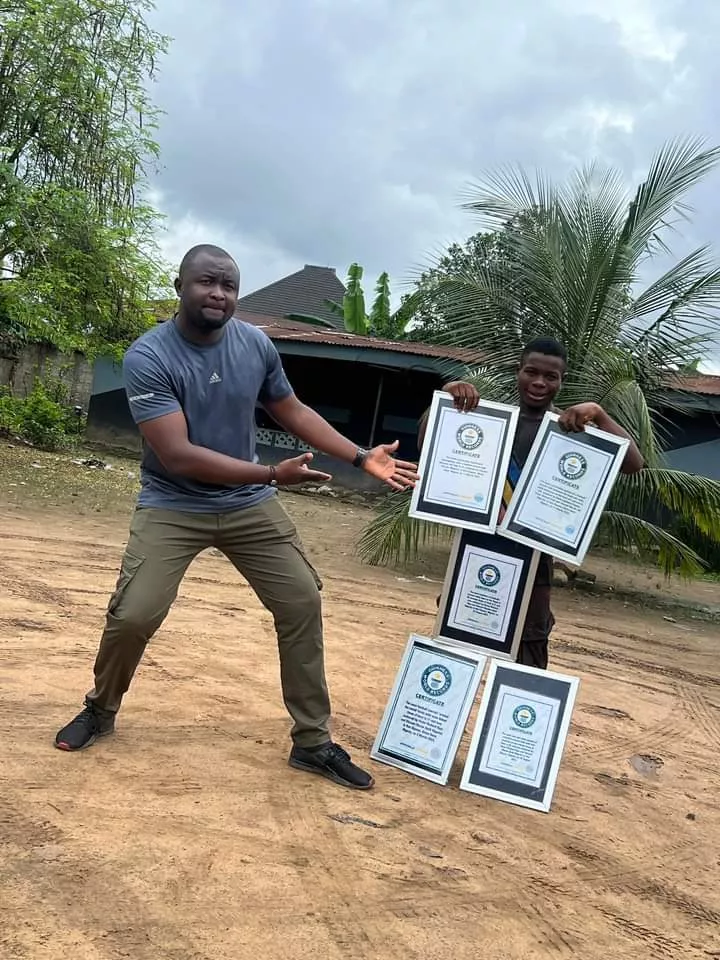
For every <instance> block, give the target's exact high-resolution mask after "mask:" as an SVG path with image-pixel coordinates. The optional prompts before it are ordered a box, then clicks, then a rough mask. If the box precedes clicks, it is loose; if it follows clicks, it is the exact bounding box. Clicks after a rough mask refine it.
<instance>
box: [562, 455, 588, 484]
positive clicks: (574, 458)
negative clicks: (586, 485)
mask: <svg viewBox="0 0 720 960" xmlns="http://www.w3.org/2000/svg"><path fill="white" fill-rule="evenodd" d="M558 470H559V471H560V473H561V474H562V476H563V477H565V479H566V480H579V479H580V477H584V476H585V474H586V473H587V460H586V459H585V457H584V456H583V455H582V454H581V453H578V452H577V451H575V450H573V451H570V453H564V454H563V455H562V456H561V457H560V460H559V461H558Z"/></svg>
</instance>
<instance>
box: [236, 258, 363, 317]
mask: <svg viewBox="0 0 720 960" xmlns="http://www.w3.org/2000/svg"><path fill="white" fill-rule="evenodd" d="M344 296H345V286H344V284H343V283H342V282H341V281H340V280H339V279H338V276H337V273H336V272H335V269H334V268H333V267H314V266H312V265H310V264H305V266H304V267H303V268H302V270H298V271H297V273H291V274H290V275H289V276H287V277H283V278H282V280H276V281H275V283H271V284H269V285H268V286H267V287H262V288H261V289H260V290H254V291H253V292H252V293H248V294H247V296H244V297H240V299H239V300H238V306H237V308H238V311H239V312H240V313H243V314H253V315H257V316H261V317H276V318H278V319H281V320H282V319H286V318H288V317H293V316H306V317H318V318H319V319H321V320H326V321H327V322H329V323H331V324H332V325H333V326H334V327H337V328H338V329H339V330H343V329H344V326H343V320H342V317H338V316H337V315H336V314H334V313H333V312H332V311H331V310H330V309H329V308H328V306H327V302H326V301H328V300H330V301H332V302H333V303H339V304H341V303H342V300H343V297H344Z"/></svg>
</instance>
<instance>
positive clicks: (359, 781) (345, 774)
mask: <svg viewBox="0 0 720 960" xmlns="http://www.w3.org/2000/svg"><path fill="white" fill-rule="evenodd" d="M288 763H289V764H290V766H291V767H295V769H296V770H305V771H307V773H319V774H320V776H321V777H327V778H328V780H332V781H334V782H335V783H339V784H340V786H341V787H350V789H351V790H369V789H370V788H371V787H372V786H373V784H374V783H375V781H374V779H373V778H372V777H371V776H370V774H369V773H366V772H365V771H364V770H361V769H360V767H356V766H355V764H354V763H353V762H352V760H351V759H350V754H349V753H346V752H345V751H344V750H343V748H342V747H339V746H338V745H337V744H336V743H332V742H328V743H324V744H323V745H322V746H320V747H311V748H308V747H298V746H294V747H293V748H292V750H291V751H290V759H289V760H288Z"/></svg>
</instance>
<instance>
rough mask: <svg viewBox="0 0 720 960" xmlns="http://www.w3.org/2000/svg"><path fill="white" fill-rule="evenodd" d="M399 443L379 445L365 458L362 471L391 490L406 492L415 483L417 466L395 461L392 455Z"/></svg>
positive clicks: (403, 461)
mask: <svg viewBox="0 0 720 960" xmlns="http://www.w3.org/2000/svg"><path fill="white" fill-rule="evenodd" d="M398 445H399V442H398V441H397V440H396V441H395V442H394V443H381V444H379V445H378V446H377V447H373V448H372V450H371V451H370V452H369V453H368V455H367V457H365V462H364V463H363V470H364V471H365V472H366V473H369V474H370V475H371V476H373V477H377V479H378V480H382V481H383V482H384V483H386V484H387V485H388V486H389V487H392V489H393V490H407V489H408V488H410V487H414V486H415V483H416V482H417V480H418V479H419V478H418V475H417V464H415V463H407V462H406V461H405V460H396V459H395V458H394V457H393V456H392V454H393V453H394V452H395V451H396V450H397V448H398Z"/></svg>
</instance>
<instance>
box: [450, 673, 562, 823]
mask: <svg viewBox="0 0 720 960" xmlns="http://www.w3.org/2000/svg"><path fill="white" fill-rule="evenodd" d="M579 683H580V681H579V680H578V678H577V677H566V676H562V675H561V674H558V673H549V672H547V671H545V670H536V669H535V668H534V667H525V666H521V665H520V664H517V663H512V664H511V663H499V662H498V661H492V662H491V664H490V670H489V671H488V678H487V682H486V684H485V690H484V692H483V697H482V700H481V702H480V709H479V711H478V716H477V721H476V724H475V729H474V731H473V735H472V740H471V742H470V750H469V752H468V756H467V760H466V762H465V768H464V770H463V774H462V779H461V781H460V789H461V790H468V791H470V793H478V794H481V795H482V796H485V797H491V798H493V799H495V800H504V801H506V802H508V803H515V804H518V805H519V806H521V807H529V808H530V809H532V810H542V811H543V812H545V813H547V812H548V811H549V810H550V804H551V803H552V798H553V793H554V791H555V783H556V781H557V776H558V771H559V769H560V760H561V758H562V754H563V750H564V748H565V741H566V739H567V734H568V729H569V727H570V718H571V716H572V711H573V707H574V706H575V697H576V694H577V689H578V685H579Z"/></svg>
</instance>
